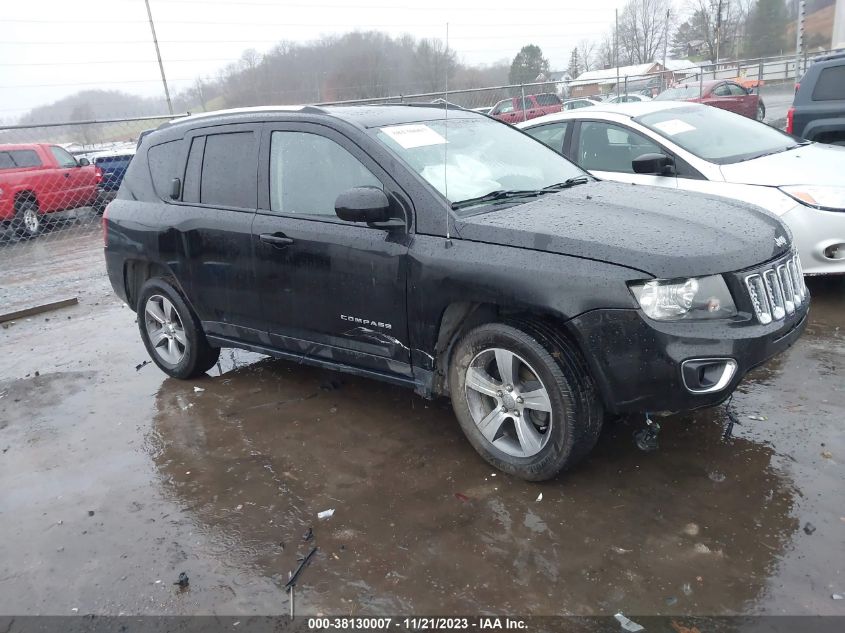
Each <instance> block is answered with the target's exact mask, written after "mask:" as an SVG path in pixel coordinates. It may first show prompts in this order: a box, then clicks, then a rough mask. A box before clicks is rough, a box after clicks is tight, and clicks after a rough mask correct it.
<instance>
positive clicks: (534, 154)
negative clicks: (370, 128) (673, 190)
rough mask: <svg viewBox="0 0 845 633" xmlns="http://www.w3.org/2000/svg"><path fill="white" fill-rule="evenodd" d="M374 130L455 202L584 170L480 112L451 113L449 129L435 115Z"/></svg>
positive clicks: (551, 182) (534, 185) (545, 183)
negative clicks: (465, 115)
mask: <svg viewBox="0 0 845 633" xmlns="http://www.w3.org/2000/svg"><path fill="white" fill-rule="evenodd" d="M374 134H375V136H376V138H377V139H378V140H379V141H381V142H382V143H384V144H385V145H387V146H388V147H389V148H390V149H391V150H393V152H395V153H396V154H398V155H399V157H400V158H401V159H402V160H403V161H404V162H405V163H407V164H408V165H409V166H410V167H411V168H412V169H413V170H414V171H416V172H417V173H418V174H420V176H422V177H423V178H425V180H427V181H428V182H429V183H430V184H431V185H432V186H433V187H434V188H435V189H437V191H439V192H440V193H441V194H443V197H444V198H446V199H447V200H448V201H449V202H450V203H452V204H453V205H454V204H459V203H461V202H465V201H467V200H469V199H471V198H477V197H480V196H485V195H487V194H490V193H492V192H495V191H504V190H507V191H529V190H530V191H537V190H541V189H543V188H544V187H550V186H552V185H555V184H558V183H561V182H564V181H566V180H568V179H569V178H573V177H577V176H583V175H584V174H585V172H584V171H582V170H581V169H579V168H578V167H576V166H575V165H574V164H572V163H571V162H569V161H568V160H567V159H565V158H564V157H563V156H561V155H560V154H558V153H557V152H555V151H554V150H551V149H549V148H548V147H546V146H545V145H543V144H542V143H540V142H539V141H535V140H534V139H533V138H531V137H530V136H528V135H526V134H523V133H522V132H520V131H518V130H516V129H514V128H512V127H510V126H508V125H503V124H502V123H499V122H497V121H491V120H490V119H487V118H482V117H478V118H471V119H467V118H464V119H460V118H455V119H449V128H448V131H447V130H446V122H445V121H443V120H437V121H425V122H421V123H411V124H403V125H392V126H388V127H383V128H377V129H376V130H374ZM447 137H448V143H447V140H446V139H447ZM447 192H448V193H447ZM522 200H523V201H525V199H522ZM509 201H510V202H513V200H509ZM484 203H486V204H494V203H496V202H491V201H484Z"/></svg>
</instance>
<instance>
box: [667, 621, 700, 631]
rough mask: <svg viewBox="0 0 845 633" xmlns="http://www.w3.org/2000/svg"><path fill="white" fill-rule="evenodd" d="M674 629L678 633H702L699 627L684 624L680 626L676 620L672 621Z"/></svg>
mask: <svg viewBox="0 0 845 633" xmlns="http://www.w3.org/2000/svg"><path fill="white" fill-rule="evenodd" d="M672 628H673V629H675V631H676V632H677V633H701V631H699V630H698V627H696V626H692V627H688V626H684V625H683V624H680V623H678V622H676V621H675V620H672Z"/></svg>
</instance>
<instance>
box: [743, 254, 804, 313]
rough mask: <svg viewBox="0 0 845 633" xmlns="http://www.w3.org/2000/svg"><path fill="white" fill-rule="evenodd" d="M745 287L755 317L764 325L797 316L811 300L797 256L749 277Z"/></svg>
mask: <svg viewBox="0 0 845 633" xmlns="http://www.w3.org/2000/svg"><path fill="white" fill-rule="evenodd" d="M745 287H746V288H747V289H748V295H749V297H750V298H751V304H752V306H754V314H756V315H757V320H758V321H759V322H760V323H762V324H763V325H766V324H768V323H771V322H772V321H780V320H782V319H784V318H786V317H787V316H789V315H791V314H794V313H795V311H796V310H797V309H798V308H799V307H800V306H801V305H802V304H803V303H804V302H805V301H806V300H807V298H808V297H809V294H808V292H807V287H806V286H805V285H804V272H803V271H802V270H801V260H800V259H798V254H797V253H792V254H790V255H788V256H787V257H785V258H784V259H781V260H779V261H777V262H775V263H774V264H772V265H771V266H769V267H767V268H764V269H762V270H758V271H757V272H754V273H752V274H750V275H747V276H746V277H745Z"/></svg>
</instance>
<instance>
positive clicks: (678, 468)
mask: <svg viewBox="0 0 845 633" xmlns="http://www.w3.org/2000/svg"><path fill="white" fill-rule="evenodd" d="M100 249H101V246H100V236H99V235H98V234H97V233H95V232H92V233H90V234H88V235H83V236H80V235H79V233H78V231H74V232H72V231H67V232H66V233H63V232H62V231H61V230H56V231H55V232H54V233H53V234H51V235H50V236H49V237H48V239H40V240H34V241H32V242H28V243H25V244H17V245H15V246H13V247H5V248H3V247H0V275H2V278H3V285H2V289H1V290H0V302H2V305H4V306H19V305H24V304H26V303H37V302H38V301H39V300H40V299H61V298H64V297H66V296H78V297H79V300H80V304H79V305H78V306H74V307H72V308H66V309H62V310H59V311H55V312H52V313H48V314H43V315H40V316H38V317H32V318H30V319H24V320H22V321H19V322H15V323H14V324H11V325H8V326H7V327H4V328H3V329H0V342H2V350H3V363H2V366H0V450H2V453H1V454H0V480H2V482H3V484H4V485H3V488H4V490H3V494H2V495H0V615H3V614H16V615H24V614H71V613H80V614H82V613H97V614H112V615H116V614H119V613H128V614H210V613H214V614H247V613H252V614H274V613H286V612H287V609H288V602H287V596H286V594H285V593H284V590H283V585H284V583H285V581H286V580H287V575H288V572H289V571H290V570H293V569H294V568H295V567H296V565H297V560H296V559H297V555H302V554H304V553H305V552H307V550H308V549H309V548H310V547H311V545H312V544H315V545H317V546H319V548H320V549H319V552H318V553H317V554H316V556H315V558H314V560H313V562H312V564H311V565H310V567H308V568H307V569H306V570H305V571H304V572H303V575H302V577H301V580H300V582H299V585H298V587H297V605H298V609H297V610H298V612H299V613H303V614H304V613H311V614H313V613H337V614H347V615H348V614H350V613H354V614H356V615H357V614H410V613H428V614H437V613H442V614H450V613H479V612H494V613H505V612H512V613H519V614H525V615H532V614H533V615H551V614H607V613H611V614H612V613H615V612H617V611H623V612H624V613H626V614H629V615H632V616H633V615H634V614H657V613H663V614H675V613H678V614H681V613H685V614H703V615H715V614H733V613H752V614H840V615H842V614H845V601H834V600H832V598H831V595H832V594H833V593H839V594H842V593H845V573H843V551H845V550H843V542H845V504H843V495H842V490H843V479H845V478H843V474H845V470H844V469H843V465H845V432H843V419H845V381H843V380H842V368H843V366H845V280H843V279H827V280H811V282H810V289H811V292H812V293H813V305H812V308H811V323H810V325H809V327H808V329H807V331H806V334H805V335H804V336H803V338H802V339H801V340H800V341H799V342H798V343H797V344H796V345H795V346H794V347H793V348H791V349H790V350H789V351H788V352H787V353H785V354H784V355H782V356H781V357H779V358H776V359H774V360H773V361H772V362H770V363H768V364H767V365H766V366H764V367H761V368H759V369H758V370H756V371H754V372H753V373H752V374H751V375H750V376H749V377H748V378H747V380H746V381H745V382H744V383H743V384H742V385H741V387H740V389H739V391H738V392H737V393H736V395H735V397H734V399H733V407H734V410H735V412H736V414H737V415H738V417H739V420H740V422H741V425H738V426H736V427H734V429H733V435H732V437H730V438H729V439H723V432H724V431H725V425H726V422H727V416H726V413H725V409H724V407H721V408H717V409H713V410H707V411H701V412H697V413H694V414H690V415H678V416H674V417H672V418H669V419H667V420H665V422H664V423H663V431H662V433H661V448H660V450H659V451H657V452H654V453H642V452H640V451H639V450H637V448H636V447H635V446H634V444H633V442H632V439H631V436H632V432H633V431H634V430H635V429H636V428H639V426H640V424H641V420H637V419H626V420H622V421H619V422H617V423H615V424H613V425H610V426H608V427H606V429H605V431H604V433H603V436H602V438H601V440H600V442H599V445H598V447H597V449H596V451H595V453H594V454H593V455H592V457H591V458H590V459H588V460H587V461H586V463H584V464H583V465H582V466H581V467H580V468H578V469H577V470H576V471H574V472H572V473H569V474H568V475H566V476H564V477H562V478H560V479H558V480H555V481H552V482H548V483H546V484H542V485H538V484H528V483H525V482H522V481H518V480H515V479H511V478H509V477H506V476H504V475H501V474H499V475H496V474H494V473H493V472H492V470H491V469H490V468H489V467H488V466H486V465H485V464H484V463H483V462H482V461H481V460H480V458H479V457H477V455H476V454H475V453H474V452H473V450H472V449H471V448H470V446H469V444H468V443H467V442H466V441H465V440H464V438H463V436H462V435H461V433H460V430H459V428H458V425H457V423H456V421H455V420H454V418H453V416H452V414H451V410H450V408H449V406H448V403H446V402H444V401H437V402H428V401H425V400H423V399H420V398H418V397H416V396H414V395H413V393H411V392H409V391H405V390H402V389H399V388H394V387H391V386H387V385H383V384H380V383H377V382H371V381H367V380H364V379H358V378H351V377H347V376H342V375H339V374H333V373H330V372H325V371H319V370H315V369H311V368H307V367H302V366H298V365H296V364H293V363H289V362H283V361H277V360H272V359H267V358H263V357H260V356H257V355H254V354H247V353H243V352H230V351H228V350H227V351H225V352H224V353H223V355H222V361H221V364H220V367H219V368H217V369H215V370H213V371H212V372H211V374H210V375H209V376H208V377H205V378H203V379H200V380H196V381H192V382H180V381H176V380H173V379H169V378H166V377H165V376H164V375H163V374H162V373H161V372H159V371H158V369H157V368H156V367H155V366H154V365H151V364H150V365H147V366H143V367H141V368H140V369H139V370H136V366H137V365H139V364H142V363H143V362H144V361H145V360H146V359H147V354H146V352H145V350H144V347H143V345H142V343H141V341H140V338H139V336H138V332H137V326H136V324H135V317H134V314H132V313H131V311H130V310H129V309H128V308H126V307H125V306H123V305H122V304H121V303H120V302H119V301H118V300H117V299H116V298H115V297H114V296H113V295H112V293H111V289H110V287H109V285H108V282H107V280H106V278H105V275H104V270H103V262H102V252H101V250H100ZM33 289H36V292H33ZM540 494H542V500H538V497H539V495H540ZM329 508H334V509H335V513H334V516H332V517H331V518H330V519H326V520H318V519H317V516H316V515H317V513H318V512H319V511H322V510H326V509H329ZM309 527H310V528H312V529H313V534H314V539H313V540H312V541H310V542H308V543H306V542H305V541H304V540H303V534H304V533H305V532H306V531H307V530H308V529H309ZM183 571H184V572H186V573H187V574H188V575H189V576H190V587H189V588H188V589H187V590H181V589H179V588H178V587H176V586H174V585H173V583H174V581H176V579H177V577H178V575H179V573H180V572H183ZM74 610H78V611H74Z"/></svg>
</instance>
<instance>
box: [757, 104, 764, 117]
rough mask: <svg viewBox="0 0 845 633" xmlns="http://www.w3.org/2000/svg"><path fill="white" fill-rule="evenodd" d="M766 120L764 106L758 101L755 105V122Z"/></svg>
mask: <svg viewBox="0 0 845 633" xmlns="http://www.w3.org/2000/svg"><path fill="white" fill-rule="evenodd" d="M765 118H766V106H764V105H763V102H762V101H760V102H758V103H757V120H758V121H762V120H763V119H765Z"/></svg>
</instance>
